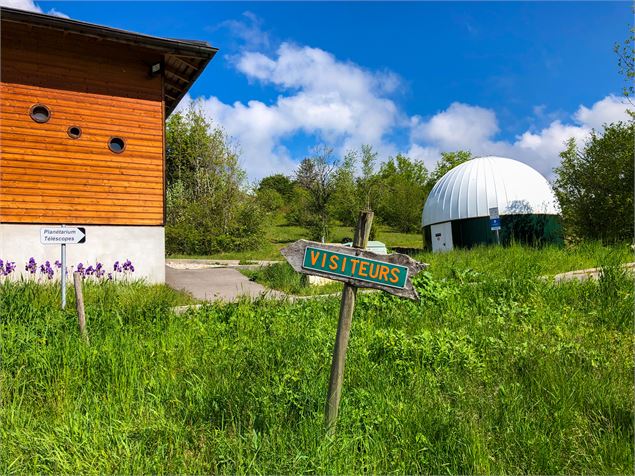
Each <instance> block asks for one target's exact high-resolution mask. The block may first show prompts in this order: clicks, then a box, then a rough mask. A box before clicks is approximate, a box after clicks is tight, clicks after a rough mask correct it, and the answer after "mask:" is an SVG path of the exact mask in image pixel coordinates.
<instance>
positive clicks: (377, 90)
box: [184, 12, 627, 179]
mask: <svg viewBox="0 0 635 476" xmlns="http://www.w3.org/2000/svg"><path fill="white" fill-rule="evenodd" d="M244 17H245V18H244V19H242V20H240V21H228V22H223V23H222V24H221V26H225V27H229V28H230V29H232V30H233V31H234V34H235V35H236V36H237V37H238V38H239V39H241V40H242V42H243V43H244V47H243V49H242V51H241V52H240V53H239V54H237V55H233V56H230V58H229V59H230V61H231V63H232V64H233V66H234V67H235V68H236V70H237V71H239V72H241V73H243V74H244V75H245V76H246V77H247V78H248V80H249V81H252V82H259V83H261V84H264V85H267V86H272V87H273V88H275V89H277V90H278V92H279V95H278V97H277V98H276V99H275V100H273V101H271V102H269V103H265V102H263V101H258V100H250V101H246V102H234V103H233V104H226V103H223V102H222V101H221V100H219V99H218V98H217V97H213V96H212V97H208V98H205V97H203V98H198V99H200V100H201V105H202V107H203V109H204V110H205V111H206V113H207V114H208V116H209V117H210V118H211V119H213V120H214V121H215V122H216V123H218V124H220V125H222V126H223V127H224V128H225V130H226V131H227V132H228V133H229V134H230V135H231V136H233V137H234V138H236V139H237V141H238V142H239V143H240V145H241V149H242V161H243V166H244V167H245V169H246V170H247V172H248V174H249V176H250V178H251V179H257V178H261V177H263V176H265V175H268V174H271V173H275V172H283V173H291V172H292V170H293V169H294V168H295V165H296V164H297V162H298V161H299V159H301V158H302V157H301V156H300V157H297V156H296V157H292V156H291V154H290V152H289V150H288V149H287V148H286V147H285V146H284V144H285V141H286V140H288V139H292V138H293V137H294V136H296V135H298V134H307V135H310V136H316V137H317V140H318V141H323V142H325V143H326V144H328V145H330V146H332V147H334V148H335V151H336V154H338V155H343V154H344V152H345V151H346V150H347V149H358V148H359V147H360V146H361V145H362V144H370V145H372V146H373V148H374V149H375V150H376V151H377V152H378V153H379V157H380V159H381V160H385V159H387V158H388V156H390V155H393V156H394V155H395V154H397V153H398V152H404V151H405V152H406V154H407V155H409V156H410V157H412V158H414V159H418V160H422V161H424V163H425V164H426V166H427V167H428V168H433V167H434V165H435V163H436V161H437V160H438V159H439V158H440V155H441V152H443V151H456V150H460V149H463V150H470V151H471V152H472V153H473V154H474V155H477V156H478V155H501V156H506V157H510V158H514V159H517V160H521V161H523V162H525V163H527V164H529V165H531V166H532V167H534V168H536V169H538V170H539V171H540V172H541V173H543V174H544V175H545V176H547V177H548V178H552V176H553V168H554V167H555V166H557V165H558V163H559V160H560V159H559V153H560V152H561V151H562V150H563V149H564V144H565V142H566V141H567V140H568V139H569V138H570V137H574V138H575V139H576V140H578V141H583V140H584V138H585V137H586V136H587V135H588V134H589V132H590V131H591V129H592V128H596V129H598V128H600V127H601V125H602V124H603V123H610V122H613V121H616V120H620V119H626V118H627V115H626V113H625V109H626V105H625V104H623V102H622V101H621V100H620V99H619V98H617V97H616V96H612V95H609V96H607V97H605V98H603V99H601V100H599V101H597V102H596V103H595V104H593V105H591V106H590V107H587V106H585V105H580V106H579V108H578V109H577V111H575V113H574V114H571V115H569V116H567V114H566V113H564V112H563V111H560V110H558V111H550V110H548V108H547V106H546V105H544V104H539V105H537V106H535V107H534V109H533V115H534V117H533V119H537V120H539V122H540V123H543V124H544V123H546V121H548V122H549V125H548V126H546V127H544V128H542V129H538V130H534V129H533V128H532V129H528V130H527V131H526V132H523V133H520V134H519V135H518V136H517V137H515V138H514V139H513V140H500V139H499V138H497V135H498V134H499V132H500V128H499V122H498V118H497V116H496V113H495V111H494V110H492V109H489V108H486V107H481V106H478V105H472V104H465V103H460V102H453V103H451V104H450V105H449V106H448V107H447V109H445V110H442V111H438V112H437V113H435V114H433V115H432V116H429V117H423V116H421V115H415V116H411V117H409V116H407V115H406V114H405V113H404V112H403V111H401V110H400V109H399V107H398V106H397V104H396V102H395V101H394V100H393V98H392V96H393V94H394V93H395V92H396V91H399V90H400V89H401V88H403V82H402V80H401V78H399V76H397V75H396V74H394V73H392V72H390V71H370V70H368V69H365V68H363V67H361V66H359V65H357V64H354V63H352V62H347V61H342V60H340V59H338V58H336V57H335V56H334V55H333V54H331V53H329V52H327V51H325V50H322V49H320V48H312V47H309V46H301V45H296V44H293V43H290V42H285V43H281V44H280V45H279V46H278V47H277V48H275V47H273V49H272V47H271V43H272V41H271V39H270V36H269V35H268V34H267V33H264V32H263V30H262V22H261V20H260V19H258V17H256V16H255V15H253V14H251V13H249V12H247V13H245V14H244ZM187 101H189V97H188V99H187V100H186V101H184V103H186V102H187ZM396 137H401V138H402V139H400V140H401V142H402V144H401V147H398V146H397V145H396V143H395V141H396V139H395V138H396ZM404 137H406V138H407V139H406V141H404V140H403V138H404ZM403 142H406V143H405V146H404V144H403ZM310 145H314V144H309V145H307V150H306V153H309V147H310Z"/></svg>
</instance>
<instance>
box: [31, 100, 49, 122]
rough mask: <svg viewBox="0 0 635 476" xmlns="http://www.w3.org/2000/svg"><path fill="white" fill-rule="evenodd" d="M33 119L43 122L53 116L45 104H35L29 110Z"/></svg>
mask: <svg viewBox="0 0 635 476" xmlns="http://www.w3.org/2000/svg"><path fill="white" fill-rule="evenodd" d="M29 115H30V116H31V119H33V120H34V121H35V122H38V123H40V124H43V123H45V122H48V120H49V119H50V118H51V111H50V109H49V108H48V107H46V106H45V105H44V104H34V105H33V106H31V110H30V111H29Z"/></svg>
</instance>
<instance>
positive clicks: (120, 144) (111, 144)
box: [108, 137, 126, 154]
mask: <svg viewBox="0 0 635 476" xmlns="http://www.w3.org/2000/svg"><path fill="white" fill-rule="evenodd" d="M108 148H109V149H110V150H111V151H113V152H114V153H115V154H121V153H122V152H123V151H124V150H125V148H126V141H125V140H123V139H122V138H121V137H111V138H110V140H109V141H108Z"/></svg>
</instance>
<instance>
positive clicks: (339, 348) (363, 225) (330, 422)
mask: <svg viewBox="0 0 635 476" xmlns="http://www.w3.org/2000/svg"><path fill="white" fill-rule="evenodd" d="M373 216H374V214H373V212H372V211H370V210H365V211H362V212H361V213H360V214H359V219H358V220H357V228H356V229H355V237H354V239H353V248H357V249H362V250H363V249H365V248H366V246H367V245H368V237H369V236H370V228H371V226H372V225H373ZM356 299H357V286H353V285H352V284H344V290H343V291H342V303H341V305H340V319H339V321H338V324H337V334H336V336H335V347H334V349H333V360H332V362H331V378H330V379H329V393H328V397H327V399H326V412H325V423H326V429H327V431H328V433H329V434H333V433H334V432H335V425H336V423H337V413H338V411H339V408H340V397H341V395H342V381H343V380H344V364H345V363H346V349H347V348H348V338H349V337H350V333H351V324H352V322H353V311H354V310H355V301H356Z"/></svg>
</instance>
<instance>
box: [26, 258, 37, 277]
mask: <svg viewBox="0 0 635 476" xmlns="http://www.w3.org/2000/svg"><path fill="white" fill-rule="evenodd" d="M24 269H25V271H28V272H29V273H31V274H35V272H36V271H37V263H36V262H35V259H34V258H33V257H31V258H29V262H28V263H27V264H26V266H25V267H24Z"/></svg>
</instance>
